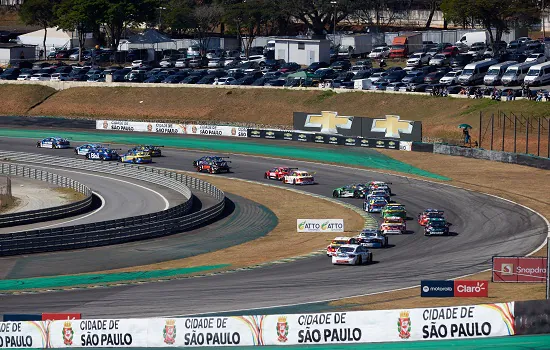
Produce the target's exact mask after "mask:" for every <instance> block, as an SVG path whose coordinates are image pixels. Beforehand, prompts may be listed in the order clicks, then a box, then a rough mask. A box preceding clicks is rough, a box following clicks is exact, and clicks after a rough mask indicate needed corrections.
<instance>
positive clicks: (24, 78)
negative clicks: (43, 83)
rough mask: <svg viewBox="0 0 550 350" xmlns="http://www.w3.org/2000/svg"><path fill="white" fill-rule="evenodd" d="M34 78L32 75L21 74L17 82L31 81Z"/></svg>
mask: <svg viewBox="0 0 550 350" xmlns="http://www.w3.org/2000/svg"><path fill="white" fill-rule="evenodd" d="M31 77H32V73H21V74H19V76H17V80H19V81H23V80H30V79H31Z"/></svg>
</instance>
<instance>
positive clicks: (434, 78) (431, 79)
mask: <svg viewBox="0 0 550 350" xmlns="http://www.w3.org/2000/svg"><path fill="white" fill-rule="evenodd" d="M445 75H446V72H444V71H435V72H432V73H430V74H428V75H426V77H425V78H424V82H425V83H426V84H437V83H439V79H441V78H443V77H444V76H445Z"/></svg>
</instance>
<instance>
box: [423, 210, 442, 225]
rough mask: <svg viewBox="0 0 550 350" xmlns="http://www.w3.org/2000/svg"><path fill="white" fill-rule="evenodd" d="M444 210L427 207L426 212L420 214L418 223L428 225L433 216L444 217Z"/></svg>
mask: <svg viewBox="0 0 550 350" xmlns="http://www.w3.org/2000/svg"><path fill="white" fill-rule="evenodd" d="M443 213H444V212H443V210H439V209H426V210H424V212H422V213H420V214H418V223H419V224H420V226H426V224H427V223H428V220H430V219H431V218H443Z"/></svg>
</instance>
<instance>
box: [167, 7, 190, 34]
mask: <svg viewBox="0 0 550 350" xmlns="http://www.w3.org/2000/svg"><path fill="white" fill-rule="evenodd" d="M193 5H194V2H193V1H192V0H172V1H170V2H169V3H168V4H167V6H166V11H165V15H164V17H163V18H164V22H165V25H166V26H167V27H168V28H170V30H171V31H172V32H176V33H179V34H182V33H184V32H188V31H190V30H192V29H193V28H195V27H196V25H195V19H194V18H193V15H192V11H193Z"/></svg>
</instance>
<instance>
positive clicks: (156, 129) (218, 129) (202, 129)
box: [96, 120, 248, 137]
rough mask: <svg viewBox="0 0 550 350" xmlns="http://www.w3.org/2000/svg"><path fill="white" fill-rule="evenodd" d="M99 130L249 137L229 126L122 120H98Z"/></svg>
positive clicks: (243, 129)
mask: <svg viewBox="0 0 550 350" xmlns="http://www.w3.org/2000/svg"><path fill="white" fill-rule="evenodd" d="M96 129H97V130H114V131H130V132H152V133H157V134H189V135H213V136H230V137H247V136H248V135H247V128H243V127H234V126H227V125H200V124H175V123H150V122H135V121H121V120H96Z"/></svg>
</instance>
